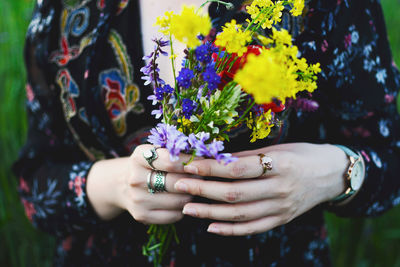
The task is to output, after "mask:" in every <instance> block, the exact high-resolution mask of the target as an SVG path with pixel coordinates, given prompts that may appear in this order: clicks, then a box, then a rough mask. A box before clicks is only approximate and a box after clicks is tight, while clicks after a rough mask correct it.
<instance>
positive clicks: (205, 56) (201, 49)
mask: <svg viewBox="0 0 400 267" xmlns="http://www.w3.org/2000/svg"><path fill="white" fill-rule="evenodd" d="M217 51H218V48H217V47H216V46H214V45H213V44H212V43H210V42H206V43H205V44H202V45H200V46H198V47H197V48H196V50H195V55H196V58H197V60H198V61H200V62H202V63H206V64H207V63H209V62H210V61H211V55H212V53H214V52H217Z"/></svg>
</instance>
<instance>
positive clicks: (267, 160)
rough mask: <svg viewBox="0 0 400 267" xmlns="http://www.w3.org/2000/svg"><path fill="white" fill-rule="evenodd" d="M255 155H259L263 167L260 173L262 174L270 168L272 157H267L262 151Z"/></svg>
mask: <svg viewBox="0 0 400 267" xmlns="http://www.w3.org/2000/svg"><path fill="white" fill-rule="evenodd" d="M257 156H259V157H260V164H261V166H262V167H263V173H262V174H261V175H264V174H265V173H266V172H267V171H271V170H272V158H271V157H268V156H266V155H264V154H262V153H260V154H258V155H257Z"/></svg>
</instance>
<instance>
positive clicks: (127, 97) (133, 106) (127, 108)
mask: <svg viewBox="0 0 400 267" xmlns="http://www.w3.org/2000/svg"><path fill="white" fill-rule="evenodd" d="M108 42H109V43H110V44H111V47H112V48H113V51H114V54H115V56H116V58H117V60H118V63H119V67H120V68H119V69H115V68H113V69H109V70H105V71H103V72H101V73H100V75H99V84H100V85H101V88H102V89H101V91H102V94H103V97H104V103H105V106H106V109H107V111H108V114H109V117H110V119H111V121H112V123H113V126H114V129H115V131H116V133H117V134H118V135H119V136H123V135H124V134H125V133H126V128H127V126H126V117H127V115H128V113H129V112H131V111H133V112H135V113H142V112H143V106H142V104H141V103H138V101H139V98H140V91H139V87H138V86H137V85H136V84H135V83H134V82H133V67H132V64H131V61H130V58H129V55H128V53H127V50H126V47H125V45H124V43H123V42H122V38H121V36H120V35H119V34H118V33H117V32H116V31H115V30H111V31H110V34H109V38H108Z"/></svg>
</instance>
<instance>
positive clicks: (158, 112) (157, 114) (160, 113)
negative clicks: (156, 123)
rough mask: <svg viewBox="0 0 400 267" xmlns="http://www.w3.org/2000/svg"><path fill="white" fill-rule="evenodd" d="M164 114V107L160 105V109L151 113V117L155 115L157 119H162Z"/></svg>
mask: <svg viewBox="0 0 400 267" xmlns="http://www.w3.org/2000/svg"><path fill="white" fill-rule="evenodd" d="M162 114H163V109H162V105H160V106H159V108H158V109H155V110H153V111H152V112H151V115H154V116H155V117H156V119H159V118H161V116H162Z"/></svg>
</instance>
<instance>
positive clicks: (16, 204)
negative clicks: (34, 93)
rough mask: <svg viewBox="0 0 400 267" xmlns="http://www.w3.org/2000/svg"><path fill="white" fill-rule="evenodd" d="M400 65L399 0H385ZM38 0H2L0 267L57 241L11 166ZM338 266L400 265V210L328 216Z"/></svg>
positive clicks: (37, 257)
mask: <svg viewBox="0 0 400 267" xmlns="http://www.w3.org/2000/svg"><path fill="white" fill-rule="evenodd" d="M382 5H383V8H384V12H385V17H386V22H387V27H388V34H389V40H390V43H391V46H392V51H393V54H394V58H395V61H396V62H397V63H398V65H400V0H382ZM32 6H33V0H0V266H40V267H42V266H51V253H50V252H51V251H52V247H53V245H54V240H53V239H52V238H51V237H49V236H47V235H45V234H43V233H40V232H38V231H36V230H34V229H33V228H32V226H31V224H30V223H29V221H28V220H27V219H26V217H25V214H24V211H23V207H22V205H21V204H20V201H19V199H18V196H17V193H16V179H15V177H13V175H12V174H11V172H10V165H11V164H12V162H13V160H14V159H15V158H16V157H17V151H18V149H19V148H20V147H21V145H22V144H23V142H24V140H25V134H26V130H27V129H26V117H25V110H24V101H25V90H24V87H25V79H26V78H25V76H26V75H25V70H24V64H23V46H24V36H25V32H26V29H27V27H28V24H29V20H30V16H31V11H32ZM327 219H328V227H329V234H330V241H331V245H332V258H333V260H334V263H335V266H362V267H364V266H399V267H400V208H395V209H393V210H391V211H390V212H388V213H386V214H385V215H384V216H381V217H379V218H376V219H352V220H348V219H341V218H337V217H335V216H334V215H332V214H327Z"/></svg>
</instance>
